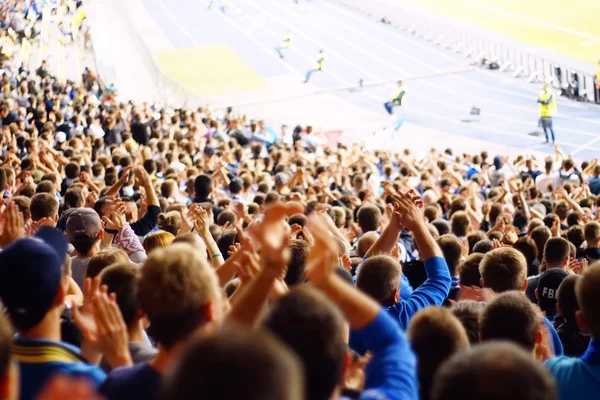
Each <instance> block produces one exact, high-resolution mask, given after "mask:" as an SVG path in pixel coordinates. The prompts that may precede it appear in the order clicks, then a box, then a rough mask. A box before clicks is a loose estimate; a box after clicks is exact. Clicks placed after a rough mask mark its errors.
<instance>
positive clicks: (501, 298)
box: [0, 57, 600, 400]
mask: <svg viewBox="0 0 600 400" xmlns="http://www.w3.org/2000/svg"><path fill="white" fill-rule="evenodd" d="M12 61H14V60H12V59H11V58H10V57H3V59H2V63H3V64H2V65H3V67H4V69H3V75H2V101H1V103H0V117H1V133H2V134H1V136H0V155H1V156H0V198H2V199H3V202H2V204H1V206H0V248H1V249H2V250H1V251H0V299H1V301H2V306H3V308H4V311H5V313H4V315H0V393H1V394H2V398H7V399H17V398H21V399H36V398H37V399H63V398H69V399H96V398H102V397H104V398H107V399H109V400H112V399H115V400H116V399H133V398H135V399H154V398H163V399H192V398H210V399H242V398H244V399H246V398H250V399H267V400H268V399H273V400H275V399H277V400H286V399H287V400H301V399H307V400H327V399H337V398H343V399H348V398H354V399H373V400H374V399H398V400H399V399H403V400H405V399H423V400H425V399H438V400H442V399H455V398H463V399H493V400H503V399H507V400H508V399H517V400H518V399H524V400H525V399H528V400H534V399H535V400H537V399H539V400H552V399H560V400H568V399H569V400H570V399H577V400H585V399H592V398H597V393H598V390H599V389H600V342H598V340H600V263H598V261H600V223H599V220H600V211H599V210H598V206H599V205H600V163H599V162H598V160H593V161H585V162H579V161H576V160H573V159H572V158H570V157H568V156H565V155H564V154H562V152H561V150H560V148H558V147H557V148H556V155H555V156H553V157H549V158H548V159H545V160H541V159H537V160H536V159H535V158H533V157H531V156H520V157H516V158H509V157H502V156H496V157H493V158H490V157H489V156H488V154H487V153H486V152H482V153H481V154H454V153H453V152H452V151H451V150H446V151H445V152H443V153H439V152H437V151H435V150H431V151H430V152H429V153H428V154H426V155H421V156H416V155H414V154H411V152H410V151H408V150H407V151H404V152H403V153H401V154H393V153H390V152H388V151H379V152H374V153H369V152H366V151H363V149H362V148H361V147H360V146H359V145H352V146H344V145H341V144H340V145H337V146H335V147H327V146H325V145H322V144H319V143H322V139H321V138H319V137H318V135H317V134H315V133H313V132H312V129H311V128H310V127H306V128H304V129H303V128H302V127H300V126H299V127H296V128H295V129H293V131H288V129H287V127H285V126H283V127H282V128H281V131H280V132H275V131H274V130H273V129H271V128H268V127H267V126H266V125H265V123H264V122H262V121H252V120H248V119H247V118H246V117H245V116H243V115H236V114H235V113H234V112H233V111H231V110H229V111H228V112H227V113H225V114H224V115H218V114H216V113H212V112H211V111H210V110H208V109H202V108H200V109H197V110H190V109H176V110H172V109H167V108H158V107H154V106H151V105H148V104H132V103H125V104H121V103H119V102H118V101H116V100H115V93H114V92H113V91H112V90H104V92H102V91H100V89H99V86H98V82H97V79H96V77H95V76H94V75H93V73H92V72H90V71H86V73H85V74H84V76H83V80H82V83H81V84H74V83H72V82H67V83H60V82H58V81H57V80H56V79H55V78H54V77H53V76H52V75H51V74H50V73H49V72H48V70H47V69H46V67H45V65H42V66H41V67H40V68H39V69H38V70H36V71H28V70H27V68H26V67H24V66H21V67H19V68H17V67H16V66H14V65H13V66H12V67H11V62H12Z"/></svg>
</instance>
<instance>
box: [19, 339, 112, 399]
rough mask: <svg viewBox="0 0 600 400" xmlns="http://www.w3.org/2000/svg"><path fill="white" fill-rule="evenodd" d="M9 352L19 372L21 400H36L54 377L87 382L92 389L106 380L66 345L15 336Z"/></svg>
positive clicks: (74, 349) (76, 351) (73, 349)
mask: <svg viewBox="0 0 600 400" xmlns="http://www.w3.org/2000/svg"><path fill="white" fill-rule="evenodd" d="M12 351H13V359H14V360H15V361H16V362H17V363H18V364H19V368H20V379H21V396H20V397H19V398H20V399H21V400H30V399H33V398H35V397H36V396H37V394H38V392H39V391H40V390H41V389H42V388H43V387H44V386H45V385H46V383H47V382H48V379H49V378H50V377H52V376H53V375H54V374H56V373H61V374H65V375H69V376H75V377H85V378H88V379H89V380H90V381H91V382H92V383H93V384H94V386H97V385H99V384H100V383H102V382H103V381H104V379H105V378H106V374H105V373H104V371H102V369H101V368H100V367H98V366H97V365H91V364H88V363H87V362H86V361H85V360H84V359H83V357H81V355H80V353H79V349H78V348H77V347H74V346H71V345H70V344H67V343H63V342H55V341H53V340H43V339H25V338H22V337H18V336H17V337H16V338H15V340H14V341H13V346H12Z"/></svg>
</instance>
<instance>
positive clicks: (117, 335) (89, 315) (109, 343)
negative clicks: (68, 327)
mask: <svg viewBox="0 0 600 400" xmlns="http://www.w3.org/2000/svg"><path fill="white" fill-rule="evenodd" d="M73 319H74V322H75V324H76V325H77V327H78V328H79V329H80V331H81V334H82V335H83V337H84V339H85V341H86V343H87V344H88V345H89V346H90V347H91V348H93V349H94V350H95V351H97V352H99V353H101V354H102V355H104V356H105V357H106V359H107V361H108V363H109V365H110V366H111V367H113V368H116V367H120V366H126V365H131V356H130V354H129V348H128V341H129V340H128V336H127V326H126V325H125V322H124V321H123V316H122V315H121V311H120V310H119V306H118V305H117V302H116V296H115V294H114V293H111V294H110V295H108V294H107V289H106V287H105V286H103V287H100V279H99V278H97V277H96V278H94V280H93V281H92V280H90V279H89V278H87V279H86V282H85V283H84V305H83V306H82V307H81V309H78V308H77V307H73Z"/></svg>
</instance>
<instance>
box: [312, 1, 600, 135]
mask: <svg viewBox="0 0 600 400" xmlns="http://www.w3.org/2000/svg"><path fill="white" fill-rule="evenodd" d="M322 4H323V5H324V6H325V7H329V8H331V9H333V10H335V11H336V12H340V13H342V14H345V15H347V16H349V17H350V18H352V19H355V20H357V21H360V22H361V23H363V24H366V25H368V26H370V27H373V28H376V29H377V30H379V31H382V32H385V33H387V34H391V35H393V36H394V37H396V38H398V39H400V40H402V41H404V42H407V43H412V44H413V45H415V46H417V47H419V48H421V49H423V50H425V51H428V52H430V53H433V54H436V55H438V56H440V57H442V58H445V59H447V60H449V61H452V62H453V63H455V62H456V59H455V58H453V57H451V56H449V55H448V54H446V53H444V52H443V51H440V50H437V49H435V48H434V47H433V46H430V45H427V44H424V43H422V41H421V40H420V39H414V38H411V37H407V36H405V35H401V34H398V33H397V32H395V31H394V30H393V29H390V28H384V27H382V26H379V25H377V24H376V23H374V22H372V21H369V20H366V19H365V18H363V17H359V16H356V15H353V14H352V13H351V12H348V11H346V10H344V9H343V8H341V7H336V6H333V5H331V4H328V3H322ZM315 9H316V8H315ZM317 12H321V11H320V10H317ZM325 15H327V14H325ZM339 23H341V24H345V23H343V22H341V21H340V22H339ZM345 25H347V24H345ZM359 33H362V32H359ZM365 35H366V34H365ZM366 36H369V35H366ZM369 37H371V36H369ZM371 39H374V40H375V41H378V40H377V39H375V38H373V37H371ZM378 42H380V43H381V41H378ZM391 50H392V51H395V52H396V53H399V54H401V55H403V56H404V57H407V58H410V55H408V54H406V53H404V52H401V51H399V50H398V49H396V48H393V47H392V49H391ZM414 61H415V62H417V63H419V64H421V65H423V66H425V67H427V68H433V67H432V66H431V65H429V64H428V63H426V62H423V61H421V60H419V59H415V60H414ZM477 72H478V73H479V74H482V75H485V76H487V77H489V78H491V79H496V77H495V76H493V75H492V74H491V73H489V72H487V71H481V70H477ZM454 78H455V79H458V80H461V81H463V82H468V83H469V84H471V85H474V86H479V87H483V88H486V89H488V90H494V91H497V92H500V93H505V94H510V95H513V96H518V97H521V98H526V99H530V98H531V96H529V95H524V94H522V93H520V92H515V91H513V90H506V89H502V88H500V87H497V86H496V85H487V84H485V83H481V82H476V81H473V80H471V79H468V78H464V77H459V76H456V77H454ZM511 79H512V78H511ZM524 90H527V91H529V92H531V93H532V94H537V91H536V90H534V89H524ZM560 105H561V107H570V108H579V109H581V108H586V107H585V106H584V105H582V104H577V103H573V102H570V101H568V100H565V101H562V102H560ZM571 119H574V120H579V121H584V122H592V123H598V124H600V121H596V120H593V119H586V118H579V117H571Z"/></svg>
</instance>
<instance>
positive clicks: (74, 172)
mask: <svg viewBox="0 0 600 400" xmlns="http://www.w3.org/2000/svg"><path fill="white" fill-rule="evenodd" d="M79 171H80V169H79V165H77V164H75V163H73V162H70V163H68V164H67V165H65V176H66V177H67V179H75V178H77V177H78V176H79Z"/></svg>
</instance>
